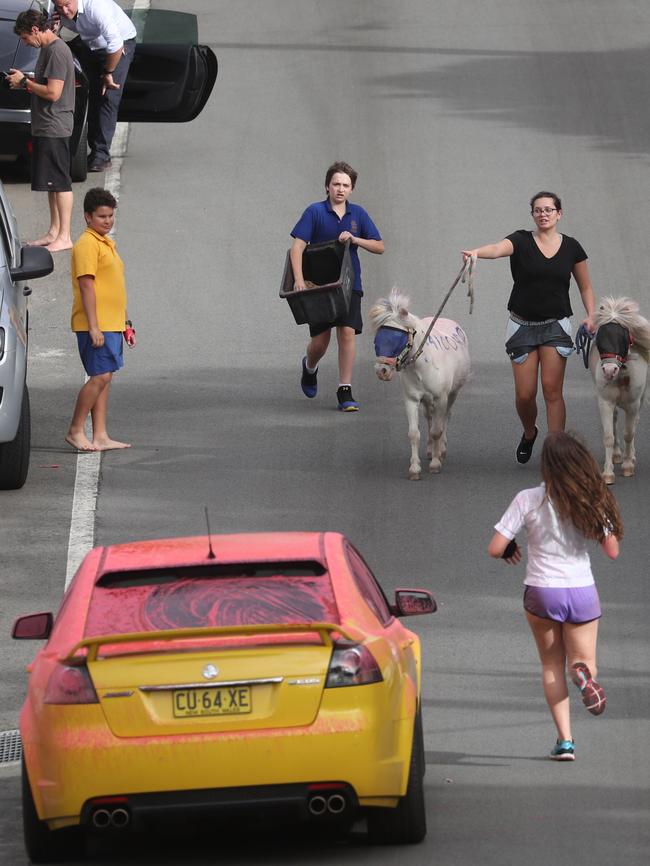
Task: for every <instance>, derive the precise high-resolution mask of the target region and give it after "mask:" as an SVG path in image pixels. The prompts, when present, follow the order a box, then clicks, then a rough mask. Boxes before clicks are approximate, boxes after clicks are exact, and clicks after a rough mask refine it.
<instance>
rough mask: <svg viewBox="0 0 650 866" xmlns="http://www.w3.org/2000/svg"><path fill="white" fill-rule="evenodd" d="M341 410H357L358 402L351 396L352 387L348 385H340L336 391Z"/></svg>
mask: <svg viewBox="0 0 650 866" xmlns="http://www.w3.org/2000/svg"><path fill="white" fill-rule="evenodd" d="M336 397H337V399H338V401H339V409H340V410H341V412H358V411H359V404H358V403H357V401H356V400H355V399H354V397H353V396H352V388H351V387H350V386H349V385H341V387H340V388H339V389H338V390H337V392H336Z"/></svg>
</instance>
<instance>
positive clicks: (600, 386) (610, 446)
mask: <svg viewBox="0 0 650 866" xmlns="http://www.w3.org/2000/svg"><path fill="white" fill-rule="evenodd" d="M594 325H595V326H596V338H595V340H594V345H593V346H592V347H591V351H590V353H589V369H590V371H591V375H592V376H593V379H594V382H595V385H596V390H597V392H598V408H599V410H600V420H601V423H602V425H603V444H604V446H605V464H604V466H603V478H604V480H605V483H606V484H613V483H614V463H622V464H623V466H622V470H623V475H625V476H627V477H629V476H631V475H634V466H635V463H636V453H635V450H634V433H635V431H636V425H637V423H638V421H639V412H640V410H641V404H642V403H643V397H644V395H645V390H646V381H647V378H648V362H649V361H650V322H648V320H647V319H644V318H643V316H641V315H639V305H638V304H637V303H636V301H633V300H631V299H630V298H612V297H608V298H603V300H602V301H601V302H600V305H599V307H598V310H597V311H596V313H595V316H594ZM619 408H620V409H622V410H623V411H624V412H625V432H624V434H623V435H624V440H625V453H623V451H622V449H621V446H620V439H619V438H618V435H617V430H616V421H617V414H618V413H617V410H618V409H619Z"/></svg>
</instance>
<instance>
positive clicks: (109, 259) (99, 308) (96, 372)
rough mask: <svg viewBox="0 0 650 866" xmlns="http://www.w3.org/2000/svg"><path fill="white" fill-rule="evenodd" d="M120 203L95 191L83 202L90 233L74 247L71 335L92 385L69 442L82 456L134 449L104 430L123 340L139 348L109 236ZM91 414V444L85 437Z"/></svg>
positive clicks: (74, 418) (72, 424)
mask: <svg viewBox="0 0 650 866" xmlns="http://www.w3.org/2000/svg"><path fill="white" fill-rule="evenodd" d="M116 207H117V202H116V200H115V198H114V197H113V196H112V195H111V193H110V192H109V191H108V190H106V189H101V188H100V187H95V188H94V189H90V190H88V192H87V193H86V196H85V198H84V217H85V219H86V230H85V231H84V233H83V234H82V235H81V237H80V238H79V240H78V241H77V242H76V244H75V245H74V247H73V248H72V296H73V300H72V330H73V331H75V332H76V334H77V342H78V345H79V354H80V356H81V361H82V363H83V365H84V369H85V371H86V373H87V374H88V377H89V378H88V381H87V382H86V384H85V385H84V386H83V388H82V389H81V390H80V391H79V395H78V397H77V402H76V405H75V408H74V414H73V416H72V421H71V422H70V429H69V430H68V433H67V435H66V437H65V440H66V442H68V443H69V444H70V445H72V447H73V448H76V449H77V450H78V451H107V450H109V449H111V448H130V447H131V446H130V445H129V443H127V442H118V441H116V440H115V439H111V438H110V436H109V435H108V432H107V430H106V418H107V415H108V392H109V389H110V385H111V380H112V378H113V373H114V372H115V371H116V370H119V369H120V367H122V366H123V364H124V358H123V352H122V340H123V339H124V340H126V342H127V345H129V346H135V331H134V330H133V325H132V324H131V322H130V321H128V318H127V313H126V286H125V283H124V263H123V262H122V259H121V258H120V257H119V255H118V254H117V250H116V248H115V241H114V240H112V238H109V237H108V233H109V232H110V230H111V229H112V228H113V223H114V222H115V208H116ZM89 412H90V417H91V419H92V427H93V438H92V442H91V441H90V440H89V439H88V437H87V436H86V433H85V429H84V428H85V424H86V419H87V417H88V413H89Z"/></svg>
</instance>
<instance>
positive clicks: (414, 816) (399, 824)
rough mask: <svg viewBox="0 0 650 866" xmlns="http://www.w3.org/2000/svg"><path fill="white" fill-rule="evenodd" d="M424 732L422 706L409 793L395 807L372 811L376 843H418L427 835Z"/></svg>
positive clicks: (370, 828)
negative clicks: (424, 785)
mask: <svg viewBox="0 0 650 866" xmlns="http://www.w3.org/2000/svg"><path fill="white" fill-rule="evenodd" d="M424 769H425V760H424V736H423V734H422V713H421V710H420V709H419V708H418V711H417V713H416V716H415V724H414V728H413V747H412V749H411V763H410V766H409V779H408V786H407V788H406V794H405V795H404V796H403V797H402V798H401V799H400V801H399V804H398V806H397V808H395V809H371V810H369V811H368V838H369V840H370V842H372V843H373V844H375V845H404V844H406V845H414V844H417V843H418V842H421V841H422V840H423V839H424V837H425V836H426V835H427V816H426V811H425V804H424V787H423V779H424Z"/></svg>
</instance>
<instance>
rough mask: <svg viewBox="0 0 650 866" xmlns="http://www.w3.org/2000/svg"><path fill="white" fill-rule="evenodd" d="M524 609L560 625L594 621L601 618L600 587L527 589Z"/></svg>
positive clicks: (537, 587)
mask: <svg viewBox="0 0 650 866" xmlns="http://www.w3.org/2000/svg"><path fill="white" fill-rule="evenodd" d="M524 610H527V611H528V613H532V614H533V615H534V616H539V617H542V619H552V620H555V621H556V622H571V623H576V624H578V623H582V622H591V620H593V619H598V618H599V617H600V616H601V610H600V599H599V598H598V590H597V589H596V584H595V583H592V584H591V586H574V587H568V588H565V587H559V586H527V587H526V588H525V590H524Z"/></svg>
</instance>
